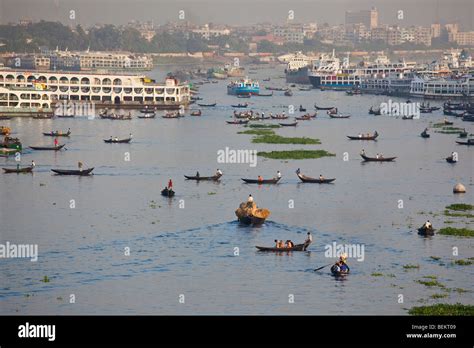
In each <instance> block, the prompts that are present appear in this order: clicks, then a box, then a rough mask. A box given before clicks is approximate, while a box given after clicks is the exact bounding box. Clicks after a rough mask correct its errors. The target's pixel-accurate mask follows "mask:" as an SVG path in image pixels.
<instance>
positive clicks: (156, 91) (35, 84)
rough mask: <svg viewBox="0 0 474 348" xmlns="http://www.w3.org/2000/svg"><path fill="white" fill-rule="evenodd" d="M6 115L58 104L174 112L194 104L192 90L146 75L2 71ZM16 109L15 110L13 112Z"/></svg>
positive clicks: (0, 79)
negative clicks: (68, 103)
mask: <svg viewBox="0 0 474 348" xmlns="http://www.w3.org/2000/svg"><path fill="white" fill-rule="evenodd" d="M0 87H1V88H2V89H1V90H0V107H4V108H8V109H7V110H2V108H0V112H2V111H7V112H9V111H12V113H15V112H18V113H20V112H22V111H27V109H30V108H38V109H40V108H42V109H50V108H51V107H54V105H55V104H56V103H63V102H68V101H71V102H75V101H77V102H91V103H94V104H95V105H96V106H97V107H103V106H115V107H120V108H141V107H143V105H144V104H145V105H153V106H155V107H157V108H163V109H174V108H176V109H177V108H180V107H181V106H182V105H184V106H186V105H187V104H188V103H189V102H190V89H189V85H187V84H180V83H179V82H178V81H177V80H176V79H175V78H167V79H166V81H165V82H164V83H157V82H156V81H155V80H152V79H150V78H149V77H147V76H145V75H132V74H102V73H98V72H94V73H84V72H70V71H37V70H32V71H28V70H15V69H8V68H3V69H0ZM10 108H15V110H10Z"/></svg>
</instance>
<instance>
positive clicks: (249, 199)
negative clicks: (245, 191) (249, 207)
mask: <svg viewBox="0 0 474 348" xmlns="http://www.w3.org/2000/svg"><path fill="white" fill-rule="evenodd" d="M247 203H253V197H252V195H249V198H247Z"/></svg>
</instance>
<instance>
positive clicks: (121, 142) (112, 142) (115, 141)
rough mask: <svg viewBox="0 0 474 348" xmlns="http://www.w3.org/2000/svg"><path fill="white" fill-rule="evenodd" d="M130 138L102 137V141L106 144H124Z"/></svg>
mask: <svg viewBox="0 0 474 348" xmlns="http://www.w3.org/2000/svg"><path fill="white" fill-rule="evenodd" d="M131 140H132V138H127V139H104V143H107V144H125V143H129V142H130V141H131Z"/></svg>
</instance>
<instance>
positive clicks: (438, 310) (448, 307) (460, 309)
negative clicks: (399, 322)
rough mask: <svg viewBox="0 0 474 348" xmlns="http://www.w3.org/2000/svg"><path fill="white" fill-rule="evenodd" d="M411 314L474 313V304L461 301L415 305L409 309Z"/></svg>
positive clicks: (470, 314)
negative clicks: (465, 303)
mask: <svg viewBox="0 0 474 348" xmlns="http://www.w3.org/2000/svg"><path fill="white" fill-rule="evenodd" d="M408 314H410V315H469V316H472V315H474V306H473V305H463V304H461V303H456V304H445V303H439V304H435V305H431V306H420V307H413V308H411V309H410V310H409V311H408Z"/></svg>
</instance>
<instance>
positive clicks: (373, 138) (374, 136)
mask: <svg viewBox="0 0 474 348" xmlns="http://www.w3.org/2000/svg"><path fill="white" fill-rule="evenodd" d="M378 136H379V135H378V133H374V135H370V136H366V135H365V136H364V135H363V136H361V137H359V136H352V135H347V137H348V138H349V139H351V140H376V139H377V137H378Z"/></svg>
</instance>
